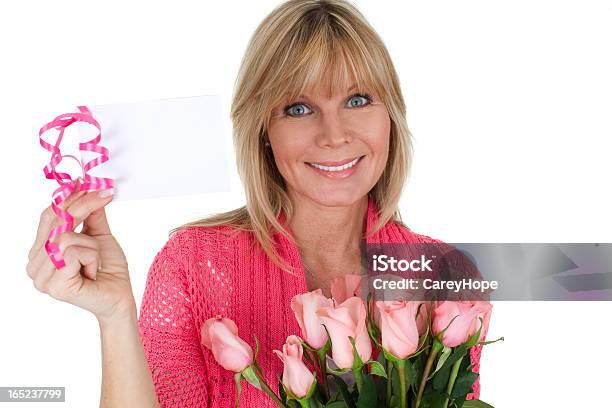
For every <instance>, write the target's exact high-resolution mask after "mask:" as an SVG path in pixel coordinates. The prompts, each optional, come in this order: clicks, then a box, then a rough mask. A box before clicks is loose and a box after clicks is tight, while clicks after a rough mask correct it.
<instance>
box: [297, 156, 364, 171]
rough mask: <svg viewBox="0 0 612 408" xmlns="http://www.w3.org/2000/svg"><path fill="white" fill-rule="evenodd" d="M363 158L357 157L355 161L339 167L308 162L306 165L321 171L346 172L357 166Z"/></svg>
mask: <svg viewBox="0 0 612 408" xmlns="http://www.w3.org/2000/svg"><path fill="white" fill-rule="evenodd" d="M362 157H363V156H359V157H356V158H355V159H353V160H351V161H349V162H348V163H344V164H341V165H337V166H325V165H322V164H318V163H308V162H306V164H309V165H311V166H312V167H314V168H315V169H319V170H325V171H342V170H346V169H350V168H351V167H353V166H354V165H356V164H357V162H358V161H359V160H360V159H361V158H362Z"/></svg>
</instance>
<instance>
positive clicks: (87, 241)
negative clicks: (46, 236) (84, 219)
mask: <svg viewBox="0 0 612 408" xmlns="http://www.w3.org/2000/svg"><path fill="white" fill-rule="evenodd" d="M54 241H55V243H56V244H57V246H58V247H59V250H60V252H61V253H62V254H63V253H64V252H65V251H66V249H67V248H68V247H70V246H71V245H76V246H80V247H85V248H90V249H93V250H95V251H99V245H98V241H96V239H95V238H92V237H90V236H89V235H85V234H82V233H79V232H74V231H65V232H63V233H61V234H60V235H58V236H57V237H56V238H55V239H54ZM45 254H46V251H45Z"/></svg>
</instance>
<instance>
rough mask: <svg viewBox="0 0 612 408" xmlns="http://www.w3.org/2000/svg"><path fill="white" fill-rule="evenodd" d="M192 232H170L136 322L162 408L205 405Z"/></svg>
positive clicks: (205, 387) (206, 402)
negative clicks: (191, 284)
mask: <svg viewBox="0 0 612 408" xmlns="http://www.w3.org/2000/svg"><path fill="white" fill-rule="evenodd" d="M189 245H190V240H189V235H186V234H185V232H184V231H179V232H177V233H176V234H175V235H174V236H172V237H171V238H170V239H169V240H168V242H167V243H166V244H165V245H164V246H163V248H162V249H161V250H160V251H159V252H158V253H157V254H156V256H155V258H154V260H153V263H152V265H151V267H150V269H149V272H148V276H147V281H146V286H145V291H144V295H143V299H142V304H141V308H140V315H139V319H138V326H139V331H140V336H141V341H142V344H143V347H144V351H145V355H146V358H147V361H148V364H149V369H150V370H151V374H152V377H153V382H154V384H155V390H156V392H157V396H158V399H159V402H160V405H161V406H162V407H206V406H208V390H207V386H206V382H205V378H206V365H205V360H204V357H203V353H202V350H201V347H200V343H199V333H198V330H197V326H196V324H195V319H194V314H193V308H192V299H191V298H190V294H189V291H188V285H187V268H186V266H187V265H188V261H187V260H186V259H188V256H187V255H188V250H189Z"/></svg>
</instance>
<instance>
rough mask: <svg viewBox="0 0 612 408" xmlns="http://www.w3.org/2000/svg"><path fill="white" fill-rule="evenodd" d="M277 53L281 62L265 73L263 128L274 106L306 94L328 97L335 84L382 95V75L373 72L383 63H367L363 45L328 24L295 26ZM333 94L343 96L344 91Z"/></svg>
mask: <svg viewBox="0 0 612 408" xmlns="http://www.w3.org/2000/svg"><path fill="white" fill-rule="evenodd" d="M333 28H336V29H335V30H334V29H333ZM279 54H281V55H283V60H282V62H280V63H278V64H271V65H270V68H272V67H273V69H271V70H270V71H268V77H269V79H268V84H269V85H268V87H267V88H268V90H269V95H267V98H266V100H267V104H266V111H267V112H268V115H267V117H266V121H265V127H266V129H267V128H268V127H269V124H270V119H271V116H272V115H271V112H272V110H273V109H274V107H276V106H278V105H279V104H281V103H284V102H289V101H294V100H296V99H297V98H298V97H299V96H300V95H304V94H306V93H308V91H311V92H312V93H315V94H317V93H320V94H321V95H325V96H326V97H327V98H331V96H332V95H333V93H334V91H335V89H334V88H335V87H337V86H338V84H346V83H349V84H351V85H352V84H353V83H355V84H356V89H357V92H359V93H364V92H372V91H375V92H377V93H378V94H379V95H381V96H383V95H384V94H385V92H384V77H385V73H382V72H377V71H376V67H379V66H381V65H383V64H379V63H377V64H374V65H373V66H372V65H371V64H370V63H368V60H370V61H371V60H372V59H373V58H374V56H372V55H370V52H369V51H368V49H367V47H366V46H365V42H362V41H356V39H355V37H353V36H351V35H349V33H348V32H346V31H344V30H343V29H342V28H340V29H338V28H337V27H332V25H330V24H329V23H323V22H321V21H316V22H312V23H310V22H309V24H304V25H298V26H296V27H295V31H294V32H292V33H291V37H288V38H287V39H286V40H285V41H283V43H282V44H281V49H280V50H279ZM264 82H266V80H265V79H264ZM337 91H339V92H341V93H343V92H345V91H346V89H341V90H337Z"/></svg>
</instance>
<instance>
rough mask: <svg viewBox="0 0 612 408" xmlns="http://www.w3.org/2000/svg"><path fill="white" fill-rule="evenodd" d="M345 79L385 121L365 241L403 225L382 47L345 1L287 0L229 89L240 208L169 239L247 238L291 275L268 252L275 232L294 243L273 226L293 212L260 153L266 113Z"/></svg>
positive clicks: (395, 126) (398, 120)
mask: <svg viewBox="0 0 612 408" xmlns="http://www.w3.org/2000/svg"><path fill="white" fill-rule="evenodd" d="M346 72H349V73H350V75H352V76H353V77H354V78H355V79H356V81H357V87H358V89H359V92H363V91H364V89H366V88H369V89H374V90H376V91H377V93H378V95H379V96H380V98H381V101H382V102H383V103H384V104H385V106H386V107H387V110H388V112H389V117H390V119H391V132H390V143H389V156H388V160H387V165H386V167H385V169H384V171H383V173H382V175H381V177H380V179H379V180H378V182H377V183H376V185H375V186H374V187H373V188H372V190H370V192H369V195H370V196H371V197H372V198H373V200H374V202H375V204H376V206H377V208H378V210H379V213H378V222H377V223H376V225H374V226H373V228H372V229H371V231H369V234H368V236H369V235H370V234H373V233H375V232H376V231H378V230H379V229H380V228H382V227H383V226H384V225H385V224H386V223H387V222H388V221H390V220H393V221H396V222H399V223H402V220H401V216H400V214H399V210H398V202H399V199H400V196H401V193H402V190H403V187H404V183H405V181H406V179H407V177H408V173H409V169H410V164H411V162H412V144H411V138H412V136H411V134H410V131H409V130H408V126H407V123H406V108H405V104H404V100H403V97H402V93H401V89H400V84H399V79H398V77H397V73H396V72H395V68H394V66H393V63H392V61H391V58H390V56H389V54H388V52H387V49H386V47H385V45H384V44H383V42H382V40H381V39H380V37H379V36H378V34H377V33H376V32H375V31H374V29H373V28H372V27H371V26H370V25H369V23H368V22H367V21H366V19H365V17H364V16H363V15H362V14H361V12H359V11H358V10H357V9H356V8H355V7H354V6H353V5H352V4H351V3H349V2H347V1H344V0H289V1H287V2H285V3H283V4H281V5H279V6H278V7H276V8H275V9H274V10H273V11H272V12H271V13H270V14H269V15H268V16H267V17H266V18H265V19H264V20H263V21H262V22H261V23H260V24H259V26H258V27H257V29H256V30H255V33H254V34H253V36H252V37H251V39H250V42H249V44H248V46H247V50H246V53H245V54H244V57H243V59H242V63H241V66H240V70H239V73H238V77H237V78H236V83H235V85H234V86H235V87H234V95H233V100H232V107H231V120H232V123H233V138H234V148H235V150H236V163H237V166H238V173H239V175H240V177H241V179H242V182H243V184H244V187H245V195H246V205H245V206H243V207H240V208H237V209H235V210H232V211H229V212H225V213H220V214H215V215H212V216H209V217H207V218H205V219H202V220H198V221H193V222H189V223H187V224H184V225H181V226H180V227H176V228H174V229H172V230H171V231H170V233H169V234H170V236H171V235H172V234H174V233H175V232H176V231H178V230H180V229H183V228H186V227H190V226H231V227H233V228H235V229H237V230H242V231H249V232H252V233H254V235H255V238H256V240H257V242H258V243H259V245H260V249H263V251H264V252H265V253H266V254H267V255H268V256H269V257H270V258H271V259H272V260H273V262H275V263H276V264H277V265H279V266H280V267H281V268H283V269H285V270H290V269H291V267H290V266H289V265H287V264H286V263H285V262H284V260H283V259H282V258H281V257H280V256H279V255H278V253H277V251H276V249H275V247H274V244H273V234H274V231H278V232H280V233H281V234H283V235H285V236H286V237H287V238H288V239H289V240H293V239H292V237H291V236H290V234H288V233H287V231H285V230H284V229H283V227H282V225H281V224H280V223H279V222H278V219H277V218H278V216H279V214H280V212H281V211H283V212H284V214H285V216H286V221H287V222H289V220H291V216H292V212H293V211H292V207H291V202H290V200H289V197H288V195H287V192H286V185H285V181H284V179H283V178H282V176H281V174H280V172H279V171H278V169H277V167H276V164H275V161H274V157H273V155H272V149H270V148H266V146H265V143H266V141H267V129H268V128H269V123H270V119H271V116H272V111H273V109H274V107H275V106H276V105H277V104H279V103H281V102H282V101H283V100H285V99H286V98H288V99H289V100H293V99H295V98H296V97H297V96H298V95H300V94H302V93H303V92H304V90H305V89H307V88H308V87H309V86H310V85H311V84H324V85H325V84H327V85H328V86H329V88H328V89H329V90H328V93H329V94H331V89H332V86H333V84H338V83H341V82H339V81H340V80H341V79H343V78H344V75H345V74H346ZM326 75H328V76H326ZM366 233H368V231H366Z"/></svg>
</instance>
